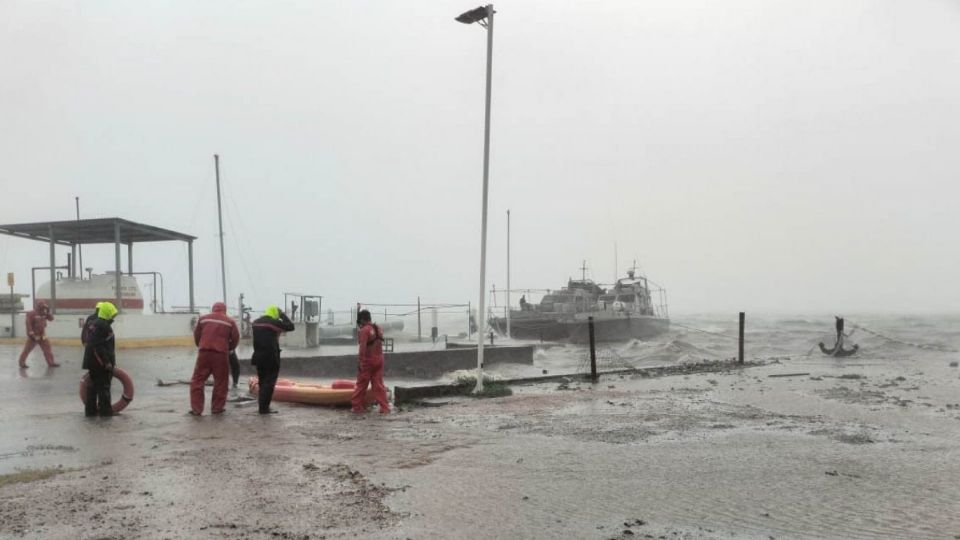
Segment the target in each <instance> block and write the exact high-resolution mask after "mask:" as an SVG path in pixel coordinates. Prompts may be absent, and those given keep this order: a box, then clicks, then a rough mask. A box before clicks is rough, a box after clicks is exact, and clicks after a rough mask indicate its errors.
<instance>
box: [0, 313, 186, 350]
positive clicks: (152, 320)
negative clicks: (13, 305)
mask: <svg viewBox="0 0 960 540" xmlns="http://www.w3.org/2000/svg"><path fill="white" fill-rule="evenodd" d="M7 317H9V314H7ZM194 317H196V315H191V314H189V313H166V314H158V315H144V314H143V313H121V314H120V315H118V316H117V320H116V321H115V322H114V323H113V331H114V333H115V334H116V336H117V344H118V345H120V346H124V347H149V346H169V345H189V346H193V330H192V329H191V328H190V321H191V320H192V319H193V318H194ZM86 319H87V315H84V314H60V315H56V316H55V319H54V320H52V321H50V322H48V323H47V337H48V338H50V342H51V343H53V344H54V345H79V344H80V330H81V327H82V326H83V321H85V320H86ZM9 326H10V320H9V319H7V320H6V321H0V330H2V329H3V328H6V329H7V332H8V333H6V334H3V335H2V337H3V338H9V335H10V334H9ZM16 330H17V337H16V339H15V340H14V341H15V342H17V343H23V342H24V340H25V339H26V335H27V330H26V314H24V313H19V314H17V323H16ZM5 341H8V340H5Z"/></svg>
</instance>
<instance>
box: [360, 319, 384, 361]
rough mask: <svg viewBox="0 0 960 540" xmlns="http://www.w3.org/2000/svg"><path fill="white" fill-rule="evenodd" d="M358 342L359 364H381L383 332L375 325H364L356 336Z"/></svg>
mask: <svg viewBox="0 0 960 540" xmlns="http://www.w3.org/2000/svg"><path fill="white" fill-rule="evenodd" d="M357 341H359V342H360V364H361V365H367V364H376V363H380V364H382V363H383V331H382V330H380V327H379V326H377V325H375V324H365V325H364V326H363V327H361V328H360V333H359V335H358V336H357Z"/></svg>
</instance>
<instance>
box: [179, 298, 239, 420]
mask: <svg viewBox="0 0 960 540" xmlns="http://www.w3.org/2000/svg"><path fill="white" fill-rule="evenodd" d="M193 341H194V343H196V344H197V347H198V348H199V349H200V350H199V352H197V364H196V366H195V367H194V368H193V378H192V379H190V414H192V415H194V416H200V415H201V414H203V399H204V395H203V387H204V385H205V384H206V383H207V379H208V378H209V377H210V374H211V373H212V374H213V398H212V399H211V400H210V412H211V413H213V414H220V413H222V412H223V411H224V409H225V407H226V405H227V391H228V388H229V386H230V379H229V377H230V360H229V357H230V351H232V350H234V349H236V348H237V344H238V343H240V330H239V329H238V328H237V323H235V322H233V319H231V318H230V317H228V316H227V306H226V305H225V304H224V303H223V302H217V303H215V304H213V312H212V313H208V314H206V315H204V316H203V317H200V319H199V320H198V321H197V326H196V327H195V328H194V330H193Z"/></svg>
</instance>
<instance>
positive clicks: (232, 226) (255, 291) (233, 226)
mask: <svg viewBox="0 0 960 540" xmlns="http://www.w3.org/2000/svg"><path fill="white" fill-rule="evenodd" d="M224 213H225V214H226V215H227V224H228V226H229V227H230V231H231V232H232V233H233V234H231V235H229V236H230V242H231V244H232V245H233V248H234V251H235V252H236V253H237V257H238V258H239V259H240V266H241V267H242V268H243V272H244V275H245V276H246V278H247V282H248V283H247V284H248V286H249V287H250V289H251V292H253V294H254V295H255V296H256V297H257V298H260V291H259V290H258V288H257V286H256V282H255V281H254V280H253V276H252V275H251V272H250V267H249V266H248V265H247V258H246V257H245V256H244V251H243V249H242V248H241V246H240V242H239V241H238V240H237V236H238V235H237V226H236V224H235V223H234V219H233V217H232V214H233V212H232V211H231V210H230V206H229V205H228V206H227V211H226V212H224Z"/></svg>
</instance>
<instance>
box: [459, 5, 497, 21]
mask: <svg viewBox="0 0 960 540" xmlns="http://www.w3.org/2000/svg"><path fill="white" fill-rule="evenodd" d="M488 9H489V10H490V11H493V6H480V7H478V8H476V9H471V10H470V11H466V12H464V13H461V14H460V15H457V18H456V21H457V22H462V23H463V24H473V23H480V24H481V25H482V26H486V25H487V23H486V21H484V19H486V18H487V10H488Z"/></svg>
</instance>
